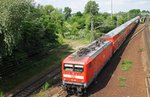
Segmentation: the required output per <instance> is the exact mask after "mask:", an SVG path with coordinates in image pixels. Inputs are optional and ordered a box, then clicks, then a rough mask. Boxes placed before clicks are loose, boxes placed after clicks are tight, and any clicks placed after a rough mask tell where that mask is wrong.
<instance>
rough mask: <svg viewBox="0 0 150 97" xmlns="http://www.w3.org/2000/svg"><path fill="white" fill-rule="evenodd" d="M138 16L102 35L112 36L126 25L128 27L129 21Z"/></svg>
mask: <svg viewBox="0 0 150 97" xmlns="http://www.w3.org/2000/svg"><path fill="white" fill-rule="evenodd" d="M138 18H139V16H137V17H135V18H133V19H131V20H129V21H128V22H126V23H124V24H122V25H121V26H119V27H117V28H115V29H114V30H112V31H110V32H108V33H107V34H105V36H104V37H114V36H115V35H117V34H118V33H119V32H120V31H123V30H124V29H125V28H126V27H128V26H129V25H130V24H131V23H133V22H135V21H136V20H137V19H138Z"/></svg>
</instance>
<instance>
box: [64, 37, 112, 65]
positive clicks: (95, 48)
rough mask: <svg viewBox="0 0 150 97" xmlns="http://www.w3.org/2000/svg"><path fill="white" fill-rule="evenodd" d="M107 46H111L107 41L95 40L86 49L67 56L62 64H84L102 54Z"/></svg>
mask: <svg viewBox="0 0 150 97" xmlns="http://www.w3.org/2000/svg"><path fill="white" fill-rule="evenodd" d="M109 44H111V42H110V41H107V40H96V41H94V42H92V43H91V44H90V45H88V46H87V47H85V48H82V49H80V50H79V51H76V52H74V53H73V54H71V55H69V56H68V57H67V58H66V59H65V60H64V62H65V63H72V64H86V63H88V62H90V61H91V60H92V59H93V58H95V57H96V56H97V55H98V54H99V53H100V52H102V51H103V49H105V48H106V47H107V46H108V45H109Z"/></svg>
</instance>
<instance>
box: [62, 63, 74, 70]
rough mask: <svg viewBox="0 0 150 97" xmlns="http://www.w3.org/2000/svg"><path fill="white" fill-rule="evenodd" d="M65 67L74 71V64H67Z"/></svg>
mask: <svg viewBox="0 0 150 97" xmlns="http://www.w3.org/2000/svg"><path fill="white" fill-rule="evenodd" d="M64 69H65V70H66V71H73V65H72V64H65V66H64Z"/></svg>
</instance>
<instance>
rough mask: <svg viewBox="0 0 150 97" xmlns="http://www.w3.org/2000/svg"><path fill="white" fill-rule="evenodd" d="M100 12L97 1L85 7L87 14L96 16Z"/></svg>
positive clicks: (90, 2)
mask: <svg viewBox="0 0 150 97" xmlns="http://www.w3.org/2000/svg"><path fill="white" fill-rule="evenodd" d="M98 11H99V5H98V4H97V3H96V2H95V1H91V0H90V1H89V2H88V3H87V4H86V5H85V9H84V12H85V13H89V14H92V15H96V14H98Z"/></svg>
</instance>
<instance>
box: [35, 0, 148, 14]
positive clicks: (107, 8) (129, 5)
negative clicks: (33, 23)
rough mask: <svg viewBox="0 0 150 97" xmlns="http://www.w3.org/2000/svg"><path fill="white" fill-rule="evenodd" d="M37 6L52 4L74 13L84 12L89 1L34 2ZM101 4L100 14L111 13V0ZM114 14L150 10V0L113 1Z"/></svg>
mask: <svg viewBox="0 0 150 97" xmlns="http://www.w3.org/2000/svg"><path fill="white" fill-rule="evenodd" d="M34 1H35V3H36V4H41V5H48V4H51V5H53V6H54V7H56V8H61V9H63V8H64V7H70V8H71V9H72V13H75V12H77V11H81V12H83V11H84V7H85V4H86V3H87V2H88V1H89V0H34ZM95 1H96V2H97V3H98V4H99V8H100V10H99V11H100V12H109V13H110V12H111V0H95ZM112 1H113V13H116V12H120V11H123V12H127V11H129V10H130V9H141V10H150V0H112Z"/></svg>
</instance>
